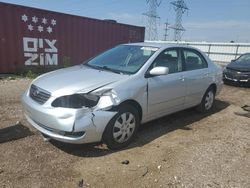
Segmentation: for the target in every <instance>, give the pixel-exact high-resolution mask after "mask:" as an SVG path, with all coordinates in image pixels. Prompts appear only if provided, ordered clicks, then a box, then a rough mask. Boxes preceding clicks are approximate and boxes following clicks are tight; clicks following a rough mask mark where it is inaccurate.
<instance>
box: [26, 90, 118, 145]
mask: <svg viewBox="0 0 250 188" xmlns="http://www.w3.org/2000/svg"><path fill="white" fill-rule="evenodd" d="M48 103H49V101H48V102H46V103H45V104H44V105H40V104H38V103H36V102H35V101H33V100H32V99H31V98H30V97H29V96H28V93H27V92H26V93H24V94H23V96H22V104H23V108H24V114H25V117H26V119H27V120H28V122H29V123H30V124H31V125H32V126H33V127H34V128H36V129H37V130H38V131H40V132H41V133H43V134H45V135H47V136H49V137H50V138H52V139H55V140H58V141H61V142H66V143H74V144H82V143H91V142H99V141H101V139H102V134H103V132H104V130H105V127H106V125H107V124H108V122H109V121H110V120H111V118H112V117H113V116H114V115H115V114H116V112H110V111H93V112H92V111H91V110H90V109H87V108H82V109H68V108H54V107H51V105H49V104H48Z"/></svg>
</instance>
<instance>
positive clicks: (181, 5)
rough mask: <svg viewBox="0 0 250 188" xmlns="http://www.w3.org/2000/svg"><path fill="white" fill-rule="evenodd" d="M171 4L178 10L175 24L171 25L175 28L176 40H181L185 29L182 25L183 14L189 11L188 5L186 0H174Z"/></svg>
mask: <svg viewBox="0 0 250 188" xmlns="http://www.w3.org/2000/svg"><path fill="white" fill-rule="evenodd" d="M171 4H172V5H173V6H174V10H175V12H176V17H175V25H173V26H171V28H172V29H174V40H176V41H180V40H181V37H182V32H183V31H185V29H184V27H183V26H182V14H184V13H185V12H186V11H188V7H187V5H186V3H185V2H184V0H176V1H172V2H171Z"/></svg>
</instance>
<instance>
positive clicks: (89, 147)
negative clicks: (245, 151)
mask: <svg viewBox="0 0 250 188" xmlns="http://www.w3.org/2000/svg"><path fill="white" fill-rule="evenodd" d="M229 105H230V104H229V103H227V102H225V101H221V100H216V101H215V103H214V107H213V109H212V110H211V111H210V112H209V113H206V114H202V113H199V112H197V111H196V110H195V109H194V108H191V109H187V110H184V111H180V112H177V113H174V114H171V115H168V116H165V117H162V118H160V119H157V120H154V121H151V122H149V123H145V124H142V125H141V126H140V128H139V131H138V134H137V137H136V139H135V140H134V141H133V142H132V143H131V144H130V145H129V146H128V147H126V148H124V149H123V150H126V149H129V148H134V147H141V146H144V145H145V144H148V143H150V142H152V141H153V140H155V139H157V138H159V137H161V136H162V135H165V134H167V133H169V132H171V131H175V130H177V129H182V130H186V131H191V130H192V127H191V126H190V125H191V124H192V123H194V122H196V121H200V120H201V119H203V118H205V117H208V116H210V115H212V114H215V113H218V112H220V111H221V110H223V109H225V108H227V107H228V106H229ZM50 142H51V143H52V144H53V145H54V146H55V147H57V148H59V149H60V150H63V151H64V152H66V153H68V154H71V155H75V156H80V157H100V156H104V155H108V154H111V153H114V152H117V151H119V150H116V151H112V150H109V149H107V147H106V146H105V145H104V144H101V143H98V144H83V145H73V144H65V143H61V142H58V141H55V140H51V141H50Z"/></svg>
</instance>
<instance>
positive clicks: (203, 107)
mask: <svg viewBox="0 0 250 188" xmlns="http://www.w3.org/2000/svg"><path fill="white" fill-rule="evenodd" d="M214 99H215V90H214V88H213V87H209V88H208V89H207V91H206V92H205V94H204V95H203V97H202V101H201V103H200V105H199V106H197V108H196V109H197V110H198V111H199V112H202V113H206V112H208V111H210V110H211V109H212V107H213V104H214Z"/></svg>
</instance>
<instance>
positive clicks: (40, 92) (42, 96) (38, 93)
mask: <svg viewBox="0 0 250 188" xmlns="http://www.w3.org/2000/svg"><path fill="white" fill-rule="evenodd" d="M30 97H31V98H32V99H33V100H34V101H36V102H37V103H39V104H44V103H45V102H46V101H47V100H48V99H49V98H50V93H49V92H48V91H45V90H44V89H41V88H39V87H37V86H35V85H33V84H32V85H31V86H30Z"/></svg>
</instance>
